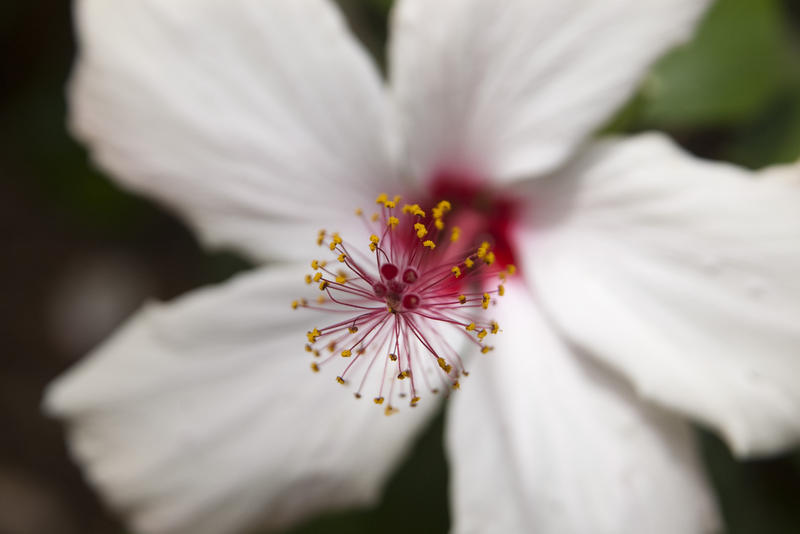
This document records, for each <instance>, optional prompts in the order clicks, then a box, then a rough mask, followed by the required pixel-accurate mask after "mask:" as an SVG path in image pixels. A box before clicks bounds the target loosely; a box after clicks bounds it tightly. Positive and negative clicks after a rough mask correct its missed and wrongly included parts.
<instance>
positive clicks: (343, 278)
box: [336, 272, 347, 284]
mask: <svg viewBox="0 0 800 534" xmlns="http://www.w3.org/2000/svg"><path fill="white" fill-rule="evenodd" d="M345 282H347V275H346V274H344V273H342V272H340V273H338V274H337V275H336V283H337V284H344V283H345Z"/></svg>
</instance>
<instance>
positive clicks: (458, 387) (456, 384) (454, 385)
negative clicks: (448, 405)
mask: <svg viewBox="0 0 800 534" xmlns="http://www.w3.org/2000/svg"><path fill="white" fill-rule="evenodd" d="M453 389H461V384H459V383H458V380H456V381H455V382H453Z"/></svg>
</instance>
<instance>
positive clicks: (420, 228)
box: [414, 223, 428, 239]
mask: <svg viewBox="0 0 800 534" xmlns="http://www.w3.org/2000/svg"><path fill="white" fill-rule="evenodd" d="M414 230H416V231H417V237H418V238H420V239H422V238H423V237H425V236H426V235H427V234H428V229H427V228H425V225H424V224H422V223H415V224H414Z"/></svg>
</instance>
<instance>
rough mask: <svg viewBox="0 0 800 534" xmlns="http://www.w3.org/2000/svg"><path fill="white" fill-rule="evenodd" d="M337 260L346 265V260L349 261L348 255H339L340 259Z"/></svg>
mask: <svg viewBox="0 0 800 534" xmlns="http://www.w3.org/2000/svg"><path fill="white" fill-rule="evenodd" d="M336 259H337V260H339V261H340V262H341V263H344V260H346V259H347V254H345V253H344V252H342V253H341V254H339V257H338V258H336Z"/></svg>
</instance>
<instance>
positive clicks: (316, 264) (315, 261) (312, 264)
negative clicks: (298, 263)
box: [311, 260, 319, 271]
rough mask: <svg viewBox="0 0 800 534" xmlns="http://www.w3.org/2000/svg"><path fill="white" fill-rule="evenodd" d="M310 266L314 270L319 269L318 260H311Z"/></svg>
mask: <svg viewBox="0 0 800 534" xmlns="http://www.w3.org/2000/svg"><path fill="white" fill-rule="evenodd" d="M311 268H312V269H314V270H315V271H316V270H317V269H319V261H317V260H311Z"/></svg>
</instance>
